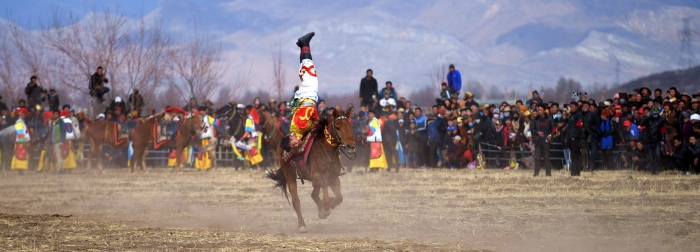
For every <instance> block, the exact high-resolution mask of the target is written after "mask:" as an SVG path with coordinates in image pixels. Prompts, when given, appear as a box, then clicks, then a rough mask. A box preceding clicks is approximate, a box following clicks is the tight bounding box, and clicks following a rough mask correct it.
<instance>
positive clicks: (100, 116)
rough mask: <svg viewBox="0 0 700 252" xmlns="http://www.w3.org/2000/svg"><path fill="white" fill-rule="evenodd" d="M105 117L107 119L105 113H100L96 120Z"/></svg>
mask: <svg viewBox="0 0 700 252" xmlns="http://www.w3.org/2000/svg"><path fill="white" fill-rule="evenodd" d="M104 119H105V114H103V113H100V114H99V115H97V118H96V120H98V121H99V120H104Z"/></svg>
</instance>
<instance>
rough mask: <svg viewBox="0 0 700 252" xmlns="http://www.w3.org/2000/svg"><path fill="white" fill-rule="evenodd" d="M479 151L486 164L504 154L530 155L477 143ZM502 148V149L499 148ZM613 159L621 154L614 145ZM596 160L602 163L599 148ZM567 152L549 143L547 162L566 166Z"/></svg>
mask: <svg viewBox="0 0 700 252" xmlns="http://www.w3.org/2000/svg"><path fill="white" fill-rule="evenodd" d="M478 147H479V151H481V152H482V153H484V157H485V158H486V161H487V164H493V163H497V162H496V161H498V160H499V159H503V158H502V157H501V156H502V155H503V154H504V153H507V154H510V153H515V155H520V156H522V155H526V154H531V152H530V151H528V150H520V149H514V150H511V149H508V150H499V149H498V146H496V145H492V144H488V143H479V146H478ZM501 148H503V147H501ZM612 149H613V151H612V153H613V157H614V158H615V160H616V161H617V160H619V157H620V155H621V154H622V153H623V152H622V151H620V146H619V145H615V146H614V147H613V148H612ZM596 154H597V155H596V160H595V163H601V164H602V163H603V158H602V157H603V155H602V154H601V148H598V150H597V152H596ZM567 155H568V151H567V150H566V148H564V146H563V144H561V143H550V148H549V160H551V161H558V162H561V165H562V167H563V165H565V164H567V160H568V159H569V158H567ZM507 160H509V158H506V161H507ZM489 168H497V167H489Z"/></svg>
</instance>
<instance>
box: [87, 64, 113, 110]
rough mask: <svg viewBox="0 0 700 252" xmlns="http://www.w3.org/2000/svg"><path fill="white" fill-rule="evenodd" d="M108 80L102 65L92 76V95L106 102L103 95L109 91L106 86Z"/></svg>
mask: <svg viewBox="0 0 700 252" xmlns="http://www.w3.org/2000/svg"><path fill="white" fill-rule="evenodd" d="M108 82H109V80H107V78H106V77H105V75H104V73H103V69H102V67H101V66H99V67H97V70H96V71H95V73H94V74H93V75H92V76H90V86H89V88H90V96H94V97H95V98H97V101H99V102H104V101H105V99H104V98H103V97H102V96H104V95H105V94H106V93H107V92H109V88H108V87H105V86H104V84H107V83H108Z"/></svg>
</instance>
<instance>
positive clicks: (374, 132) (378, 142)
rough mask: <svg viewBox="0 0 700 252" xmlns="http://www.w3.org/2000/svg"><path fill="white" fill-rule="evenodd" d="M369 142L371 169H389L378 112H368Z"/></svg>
mask: <svg viewBox="0 0 700 252" xmlns="http://www.w3.org/2000/svg"><path fill="white" fill-rule="evenodd" d="M368 119H369V123H368V124H367V142H368V143H369V144H370V156H369V168H370V169H387V168H389V165H388V163H387V159H386V156H385V151H384V145H383V144H382V122H381V121H380V120H379V119H378V118H377V112H375V111H374V110H369V111H368Z"/></svg>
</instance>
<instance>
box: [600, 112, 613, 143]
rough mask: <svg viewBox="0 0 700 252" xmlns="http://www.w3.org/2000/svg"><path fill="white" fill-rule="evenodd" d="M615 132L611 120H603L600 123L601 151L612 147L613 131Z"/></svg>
mask: <svg viewBox="0 0 700 252" xmlns="http://www.w3.org/2000/svg"><path fill="white" fill-rule="evenodd" d="M614 130H615V128H614V125H613V122H612V120H610V118H607V119H605V120H604V121H602V122H600V133H601V138H600V147H601V148H602V149H610V148H612V147H613V145H614V143H613V131H614Z"/></svg>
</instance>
